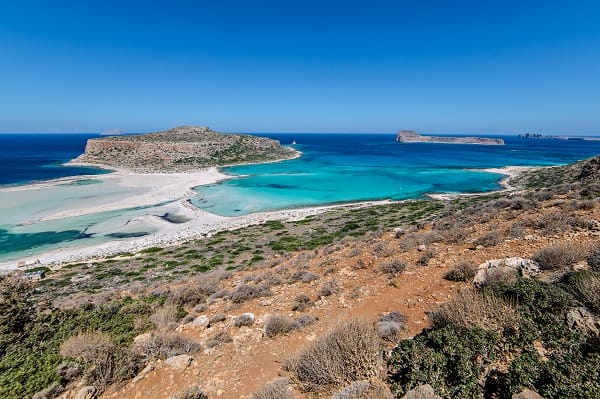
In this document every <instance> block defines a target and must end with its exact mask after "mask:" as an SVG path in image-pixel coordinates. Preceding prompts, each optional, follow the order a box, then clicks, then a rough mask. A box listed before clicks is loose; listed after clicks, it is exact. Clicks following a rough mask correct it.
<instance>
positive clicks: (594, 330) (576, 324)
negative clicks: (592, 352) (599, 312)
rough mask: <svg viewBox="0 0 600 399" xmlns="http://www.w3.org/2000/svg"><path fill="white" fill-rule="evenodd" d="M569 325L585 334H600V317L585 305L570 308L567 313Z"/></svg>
mask: <svg viewBox="0 0 600 399" xmlns="http://www.w3.org/2000/svg"><path fill="white" fill-rule="evenodd" d="M567 324H568V325H569V327H571V328H573V329H576V330H579V331H581V332H582V333H584V334H591V335H594V336H596V337H598V336H600V319H598V318H597V317H596V316H594V315H593V314H592V313H591V312H590V311H589V310H587V309H586V308H584V307H578V308H574V309H571V310H569V312H568V313H567Z"/></svg>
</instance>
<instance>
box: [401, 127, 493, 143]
mask: <svg viewBox="0 0 600 399" xmlns="http://www.w3.org/2000/svg"><path fill="white" fill-rule="evenodd" d="M396 141H397V142H399V143H442V144H484V145H504V140H502V139H492V138H482V137H448V136H422V135H420V134H418V133H417V132H415V131H414V130H400V131H399V132H398V135H397V136H396Z"/></svg>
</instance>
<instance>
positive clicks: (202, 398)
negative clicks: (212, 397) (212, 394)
mask: <svg viewBox="0 0 600 399" xmlns="http://www.w3.org/2000/svg"><path fill="white" fill-rule="evenodd" d="M177 399H208V396H206V394H204V392H202V390H201V389H200V388H199V387H198V386H193V387H190V388H188V389H186V390H185V391H183V392H182V393H181V394H180V395H179V396H177Z"/></svg>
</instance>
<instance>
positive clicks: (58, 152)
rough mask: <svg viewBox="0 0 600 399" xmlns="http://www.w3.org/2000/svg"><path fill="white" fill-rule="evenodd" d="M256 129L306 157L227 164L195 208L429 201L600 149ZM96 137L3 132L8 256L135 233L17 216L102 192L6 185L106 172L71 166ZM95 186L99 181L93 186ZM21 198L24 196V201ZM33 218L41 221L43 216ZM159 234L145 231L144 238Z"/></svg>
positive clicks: (0, 245) (0, 217) (1, 244)
mask: <svg viewBox="0 0 600 399" xmlns="http://www.w3.org/2000/svg"><path fill="white" fill-rule="evenodd" d="M257 135H259V136H264V137H270V138H273V139H276V140H279V141H280V142H281V144H282V145H286V146H291V147H292V148H294V149H296V150H298V151H300V152H301V153H302V156H301V157H299V158H297V159H293V160H289V161H283V162H274V163H265V164H256V165H243V166H232V167H226V168H222V169H221V170H222V172H224V173H226V174H229V175H232V177H233V178H232V179H229V180H225V181H223V182H219V183H217V184H212V185H207V186H200V187H197V188H195V191H196V192H197V195H196V197H194V198H192V201H191V202H192V204H193V205H194V206H197V207H198V208H201V209H203V210H206V211H208V212H211V213H214V214H217V215H221V216H239V215H246V214H250V213H253V212H263V211H272V210H280V209H290V208H300V207H307V206H317V205H329V204H337V203H347V202H356V201H367V200H369V201H371V200H383V199H391V200H403V199H410V198H421V197H423V196H424V195H425V194H428V193H479V192H488V191H493V190H497V189H499V188H500V186H499V184H498V183H499V180H500V179H501V178H502V177H503V176H501V175H499V174H497V173H490V172H486V171H484V169H487V168H499V167H504V166H550V165H561V164H567V163H571V162H574V161H577V160H581V159H585V158H589V157H591V156H594V155H597V154H599V153H600V141H594V140H563V139H520V138H518V137H517V136H502V135H499V136H498V135H495V136H493V137H496V138H502V139H504V141H505V145H503V146H495V145H472V144H435V143H396V142H395V134H389V133H388V134H382V133H368V134H367V133H365V134H356V133H353V134H350V133H349V134H342V133H336V134H318V133H310V134H309V133H306V134H302V133H293V134H292V133H285V134H283V133H282V134H257ZM92 137H98V135H92V134H0V167H1V168H2V173H1V174H0V261H5V260H12V259H16V258H18V257H19V256H23V255H31V254H34V253H39V252H42V251H47V250H52V249H56V248H61V247H67V246H74V245H82V246H83V245H89V244H97V243H102V242H105V241H108V240H114V239H128V238H130V237H128V236H127V234H124V235H118V234H116V235H115V234H113V235H110V234H102V235H99V234H93V233H90V232H93V231H94V227H95V226H96V225H98V224H101V223H106V220H108V219H111V218H112V219H114V220H115V223H117V221H119V220H122V219H123V218H126V215H125V214H126V213H129V215H128V216H127V217H131V215H130V213H131V212H132V210H131V209H128V210H123V212H121V213H119V212H118V211H117V212H114V211H113V212H111V213H110V214H96V215H87V216H85V217H75V218H69V219H65V220H58V221H52V222H47V223H45V224H36V223H30V222H29V221H26V222H24V220H25V219H27V218H26V217H24V216H23V215H19V217H17V216H16V214H18V213H19V212H18V210H19V209H20V210H22V211H23V212H21V213H25V214H27V213H28V212H29V209H31V210H32V211H31V212H32V213H33V212H34V210H36V212H37V211H40V210H42V209H43V208H44V207H45V206H46V205H45V204H48V205H47V206H48V207H50V206H55V207H56V206H57V204H60V205H61V206H63V207H68V206H69V198H71V197H70V196H73V198H75V197H77V198H80V199H81V198H84V197H85V198H87V197H90V198H91V197H94V196H96V195H97V191H96V192H94V191H93V186H94V183H95V181H94V179H93V176H91V177H90V178H88V179H86V180H82V181H81V182H80V183H78V184H81V185H82V186H81V187H72V186H65V187H59V188H58V189H55V190H54V191H49V192H48V193H47V194H44V195H43V196H41V197H40V198H37V197H35V196H33V197H32V196H31V195H29V196H27V195H25V194H22V196H20V197H17V196H16V194H15V193H11V192H9V193H7V192H3V190H2V189H5V188H14V187H18V186H20V185H27V184H31V183H34V182H43V181H47V180H52V179H58V178H63V177H68V176H82V175H86V176H87V175H99V174H104V173H107V172H106V171H105V170H101V169H95V168H85V167H74V166H64V165H63V164H64V163H65V162H66V161H68V160H70V159H72V158H75V157H76V156H78V155H79V154H81V153H82V152H83V151H84V148H85V143H86V141H87V139H89V138H92ZM88 184H89V185H90V187H85V186H86V185H88ZM86 190H87V191H86ZM113 194H118V193H113ZM100 199H101V197H98V198H97V199H96V200H97V201H100ZM11 201H12V203H10V204H9V202H11ZM15 201H18V202H19V203H18V204H17V205H15ZM3 202H5V203H4V204H3ZM15 206H17V208H15ZM15 209H17V211H15ZM134 211H135V210H134ZM26 216H30V218H31V219H33V220H35V215H26ZM119 218H120V219H119ZM112 219H111V220H112ZM119 223H120V222H119ZM150 233H151V231H146V232H143V231H142V232H136V233H135V236H140V235H143V234H150Z"/></svg>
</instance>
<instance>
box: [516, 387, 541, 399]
mask: <svg viewBox="0 0 600 399" xmlns="http://www.w3.org/2000/svg"><path fill="white" fill-rule="evenodd" d="M512 399H544V398H543V397H542V396H541V395H540V394H539V393H537V392H534V391H532V390H531V389H527V388H525V389H523V390H522V391H521V392H519V393H516V394H514V395H513V396H512Z"/></svg>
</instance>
